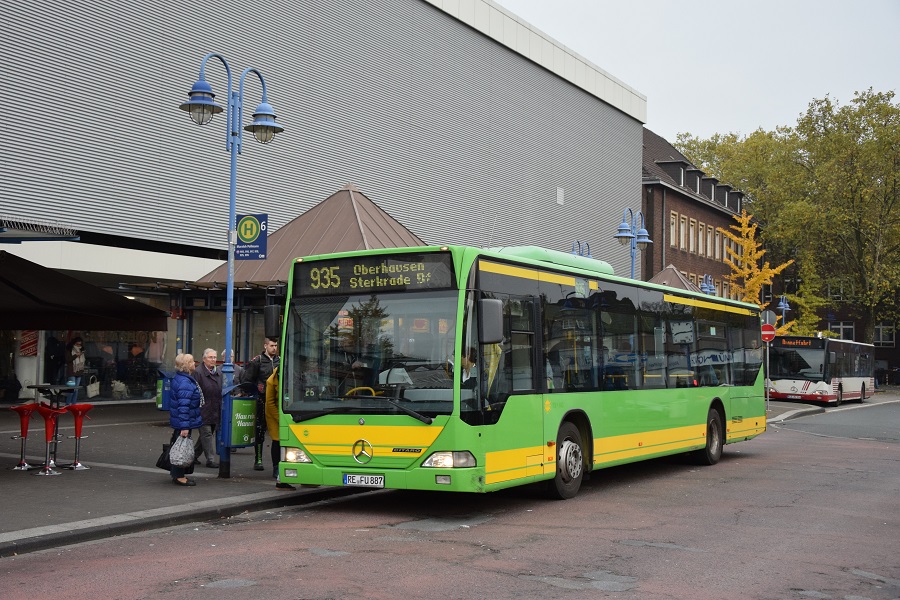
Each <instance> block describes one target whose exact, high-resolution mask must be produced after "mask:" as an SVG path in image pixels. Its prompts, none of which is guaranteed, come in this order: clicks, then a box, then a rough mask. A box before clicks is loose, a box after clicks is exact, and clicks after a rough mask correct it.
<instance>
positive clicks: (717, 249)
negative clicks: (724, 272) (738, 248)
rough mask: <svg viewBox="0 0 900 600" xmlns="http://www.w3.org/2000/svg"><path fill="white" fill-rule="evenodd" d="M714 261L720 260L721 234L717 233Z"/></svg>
mask: <svg viewBox="0 0 900 600" xmlns="http://www.w3.org/2000/svg"><path fill="white" fill-rule="evenodd" d="M715 248H716V260H722V234H721V233H719V232H718V231H717V232H716V243H715Z"/></svg>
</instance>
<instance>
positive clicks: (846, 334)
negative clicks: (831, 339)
mask: <svg viewBox="0 0 900 600" xmlns="http://www.w3.org/2000/svg"><path fill="white" fill-rule="evenodd" d="M828 331H831V332H834V333H836V334H838V337H839V338H840V339H842V340H850V341H853V336H854V332H853V321H834V322H832V323H829V324H828Z"/></svg>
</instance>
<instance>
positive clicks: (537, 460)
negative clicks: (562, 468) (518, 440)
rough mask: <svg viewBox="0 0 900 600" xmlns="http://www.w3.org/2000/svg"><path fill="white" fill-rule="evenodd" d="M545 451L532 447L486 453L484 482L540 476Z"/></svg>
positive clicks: (541, 447) (542, 448)
mask: <svg viewBox="0 0 900 600" xmlns="http://www.w3.org/2000/svg"><path fill="white" fill-rule="evenodd" d="M545 450H546V448H544V447H543V446H532V447H528V448H513V449H511V450H498V451H496V452H488V453H487V454H486V455H485V457H484V482H485V483H487V484H491V483H500V482H503V481H512V480H513V479H522V478H523V477H531V476H533V475H540V474H541V473H542V472H543V463H544V451H545ZM550 453H551V457H550V460H551V461H553V457H552V453H553V450H552V449H551V450H550ZM554 464H555V463H554Z"/></svg>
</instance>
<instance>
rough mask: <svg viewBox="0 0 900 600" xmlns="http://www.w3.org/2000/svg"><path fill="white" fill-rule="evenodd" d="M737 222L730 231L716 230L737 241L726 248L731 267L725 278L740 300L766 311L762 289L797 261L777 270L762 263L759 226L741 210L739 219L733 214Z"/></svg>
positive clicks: (762, 251)
mask: <svg viewBox="0 0 900 600" xmlns="http://www.w3.org/2000/svg"><path fill="white" fill-rule="evenodd" d="M734 220H735V221H737V225H732V226H730V227H729V229H730V230H731V231H728V230H726V229H723V228H721V227H718V228H717V229H718V230H719V232H721V233H722V235H724V236H725V237H726V238H727V239H730V240H731V241H732V242H734V244H733V245H726V246H725V264H726V265H728V266H729V268H731V273H730V274H729V275H726V276H725V279H726V280H727V281H728V283H729V285H730V286H731V289H732V291H734V293H735V294H736V295H737V296H738V299H740V300H743V301H744V302H752V303H753V304H756V305H758V306H759V307H760V308H763V307H764V306H765V304H764V303H763V302H762V301H761V298H762V287H763V286H764V285H771V284H772V277H774V276H775V275H778V274H779V273H781V272H782V271H783V270H784V269H785V268H786V267H787V266H788V265H790V264H791V263H793V262H794V261H793V260H789V261H788V262H786V263H782V264H780V265H778V266H777V267H774V268H773V267H772V266H771V265H769V263H768V261H766V262H763V261H762V258H763V256H764V255H765V253H766V251H765V250H763V249H761V248H760V243H759V242H758V241H756V229H757V227H758V225H757V224H756V223H752V222H751V221H752V220H753V215H748V214H747V211H746V210H742V211H741V214H740V216H738V215H734ZM783 326H784V324H783V323H782V327H783Z"/></svg>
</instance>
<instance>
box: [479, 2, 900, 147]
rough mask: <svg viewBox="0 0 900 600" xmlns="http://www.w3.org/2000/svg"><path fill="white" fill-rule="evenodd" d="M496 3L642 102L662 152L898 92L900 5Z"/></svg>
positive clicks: (790, 121)
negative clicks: (682, 140)
mask: <svg viewBox="0 0 900 600" xmlns="http://www.w3.org/2000/svg"><path fill="white" fill-rule="evenodd" d="M494 1H495V2H497V3H498V4H500V5H501V6H503V7H504V8H506V9H508V10H509V11H511V12H513V13H515V14H516V15H518V16H520V17H522V18H523V19H525V20H526V21H528V22H529V23H531V24H532V25H533V26H535V27H537V28H538V29H540V30H542V31H543V32H545V33H547V34H548V35H550V37H553V38H554V39H556V40H557V41H559V42H561V43H562V44H564V45H566V46H568V47H569V48H571V49H572V50H574V51H575V52H577V53H579V54H581V55H582V56H584V57H585V58H587V59H588V60H589V61H591V62H592V63H594V64H595V65H597V66H598V67H600V68H601V69H603V70H604V71H606V72H608V73H610V74H611V75H613V76H615V77H616V78H618V79H620V80H621V81H623V82H625V83H626V84H627V85H629V86H631V87H632V88H634V89H636V90H637V91H638V92H640V93H641V94H643V95H644V96H646V97H647V120H648V122H647V124H646V126H647V127H648V128H649V129H651V130H652V131H654V132H656V133H658V134H659V135H661V136H663V137H664V138H666V139H667V140H668V141H670V142H674V141H675V137H676V134H678V133H680V132H688V133H691V134H693V135H696V136H699V137H702V138H706V137H709V136H711V135H712V134H714V133H728V132H735V133H739V134H742V135H747V134H749V133H752V132H753V131H755V130H756V129H758V128H760V127H762V128H763V129H765V130H766V131H771V130H774V129H775V127H776V126H779V125H789V126H793V125H795V124H796V122H797V118H798V117H799V116H800V114H801V113H804V112H806V109H807V107H808V106H809V103H810V102H811V101H812V100H813V99H814V98H824V97H825V96H826V95H829V96H830V97H831V98H832V99H834V100H837V101H838V102H840V103H841V104H842V105H844V104H848V103H849V102H850V101H851V100H852V99H853V94H854V92H856V91H862V90H866V89H868V88H869V87H872V88H874V90H875V91H877V92H887V91H890V90H893V91H895V92H900V0H814V1H813V0H753V1H747V0H744V1H738V0H683V1H680V2H679V1H676V0H668V1H667V0H494ZM898 98H900V96H898V97H895V98H894V102H898V101H900V100H898Z"/></svg>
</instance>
